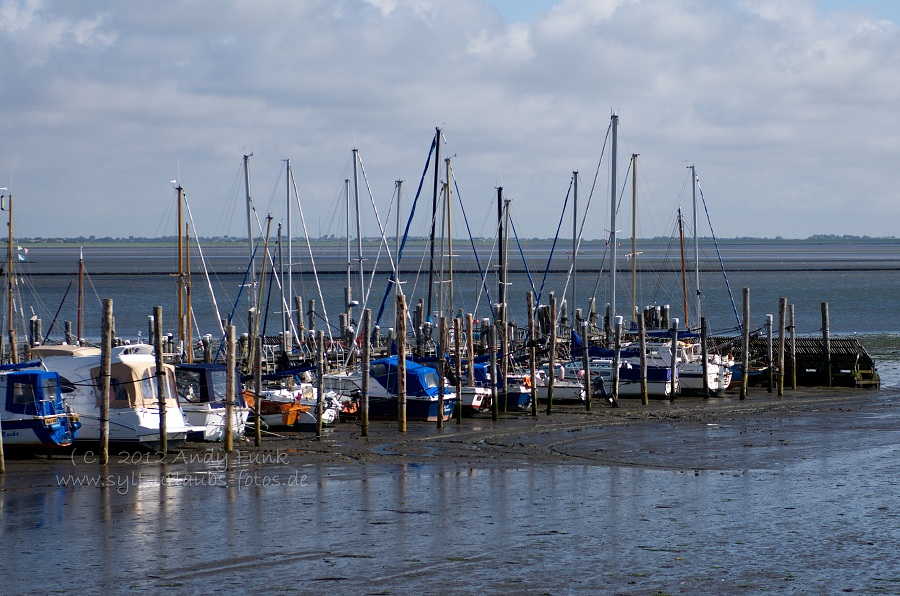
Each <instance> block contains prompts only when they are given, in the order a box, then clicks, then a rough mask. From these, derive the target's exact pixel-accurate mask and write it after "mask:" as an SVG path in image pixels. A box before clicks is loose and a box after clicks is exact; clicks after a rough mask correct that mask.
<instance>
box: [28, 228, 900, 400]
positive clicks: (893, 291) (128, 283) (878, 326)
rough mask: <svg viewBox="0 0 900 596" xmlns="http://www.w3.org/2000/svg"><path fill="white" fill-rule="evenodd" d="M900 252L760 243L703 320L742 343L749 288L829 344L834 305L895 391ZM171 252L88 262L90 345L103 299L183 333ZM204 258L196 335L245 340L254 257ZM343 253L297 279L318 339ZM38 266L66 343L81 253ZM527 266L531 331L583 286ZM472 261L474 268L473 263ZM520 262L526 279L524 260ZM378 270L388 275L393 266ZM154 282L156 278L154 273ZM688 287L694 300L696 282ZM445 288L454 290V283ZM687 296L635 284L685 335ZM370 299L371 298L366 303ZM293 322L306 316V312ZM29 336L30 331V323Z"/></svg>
mask: <svg viewBox="0 0 900 596" xmlns="http://www.w3.org/2000/svg"><path fill="white" fill-rule="evenodd" d="M895 244H896V245H895ZM895 244H885V243H869V244H866V243H862V244H861V245H855V244H853V245H848V246H843V245H841V249H840V251H836V249H835V247H834V245H828V244H825V245H820V244H815V243H810V244H804V245H803V246H802V247H801V248H797V247H796V246H794V245H790V244H784V245H778V244H776V243H773V244H772V245H771V246H767V247H760V246H759V245H758V244H752V245H743V244H738V245H737V246H732V247H730V248H728V249H727V251H726V252H725V254H724V256H723V259H726V257H727V260H725V263H726V267H727V266H728V265H729V263H734V264H735V269H736V270H734V271H730V272H728V274H727V284H726V277H725V276H724V275H723V274H722V273H721V271H719V270H717V269H716V268H717V267H718V264H717V262H715V261H714V262H713V264H712V265H714V266H712V265H709V264H707V265H706V267H708V268H709V269H710V270H706V271H703V272H702V273H701V287H702V291H703V316H704V317H706V318H707V320H708V324H709V329H710V330H711V332H713V333H719V334H736V333H737V331H736V329H737V325H738V318H737V316H736V315H735V311H737V313H741V310H742V300H743V297H742V296H743V294H742V293H743V288H750V302H751V319H752V323H753V328H754V329H761V328H762V327H763V326H764V324H765V316H766V314H773V315H776V316H777V313H778V301H779V299H780V298H781V297H782V296H784V297H786V298H787V299H788V302H789V304H793V305H794V309H795V318H796V329H797V333H798V334H799V335H807V336H820V335H821V329H822V309H821V304H822V303H823V302H827V303H828V308H829V315H830V325H831V332H832V334H833V335H844V336H849V335H859V336H862V340H863V345H864V346H866V348H867V349H868V350H869V351H870V353H871V354H872V355H873V356H874V357H876V362H877V364H879V370H880V372H881V374H882V378H883V379H884V382H885V384H886V385H891V386H900V373H898V372H897V369H898V367H900V353H898V352H900V241H898V242H897V243H895ZM171 252H172V251H171V249H163V248H127V249H114V250H109V249H106V250H100V249H96V248H94V249H92V251H91V252H89V253H86V254H85V261H86V268H87V271H88V276H87V281H86V283H85V318H84V322H83V327H84V330H83V334H84V336H85V337H86V338H89V339H99V336H100V313H101V299H103V298H111V299H112V300H113V311H114V316H115V320H116V330H117V332H118V334H119V335H120V336H122V337H125V338H130V339H132V340H134V339H137V338H138V337H139V336H140V337H143V338H146V337H147V336H148V330H149V323H148V316H149V315H150V314H152V312H153V307H154V306H162V307H163V323H164V328H165V329H169V330H172V329H174V325H173V323H174V320H175V313H176V302H175V300H176V289H175V280H174V279H173V278H172V277H171V276H170V275H168V274H167V273H165V272H167V271H172V270H173V269H174V267H173V266H172V263H171V260H172V259H171V254H170V253H171ZM70 253H71V254H70ZM204 254H205V256H206V258H207V262H208V263H210V266H211V267H212V268H213V269H214V270H216V271H218V272H219V273H216V274H211V275H210V277H209V281H207V279H206V278H205V277H204V276H203V275H202V274H200V273H197V274H195V275H194V276H193V278H192V303H193V307H194V313H195V318H196V324H195V332H194V336H195V337H198V336H199V334H206V333H210V334H212V335H213V336H214V337H215V336H217V335H218V323H217V322H218V321H219V320H220V319H227V318H228V317H230V316H233V317H234V318H233V320H234V324H235V325H236V326H237V329H238V332H239V333H240V332H243V331H244V330H245V329H246V312H247V310H248V308H249V306H250V304H249V301H248V292H246V291H243V290H241V288H242V282H243V281H244V274H245V269H246V266H245V265H242V264H241V263H245V262H246V257H245V256H244V249H242V248H241V247H236V246H230V247H228V248H227V250H225V249H221V248H218V249H215V250H208V251H207V252H206V253H204ZM340 254H341V253H340V250H339V249H338V248H336V247H331V248H329V250H328V251H326V255H327V256H328V258H326V259H321V261H322V263H324V264H325V265H322V263H320V264H319V265H320V267H322V268H325V266H326V265H327V267H328V268H329V269H330V270H331V271H339V272H338V273H328V274H323V275H320V276H319V283H318V284H317V283H316V279H315V277H314V276H312V275H311V274H310V273H309V271H310V268H309V265H308V263H307V264H305V265H303V266H300V265H298V269H300V270H301V271H300V272H296V273H295V274H294V278H293V290H294V294H295V295H299V296H301V297H302V301H303V305H304V307H303V308H304V310H306V309H307V308H308V306H307V305H308V300H309V299H313V300H315V302H316V310H317V313H318V315H319V317H318V320H317V327H318V328H320V329H322V328H324V324H325V322H324V319H323V316H324V314H325V313H327V315H328V319H329V320H330V321H331V322H332V324H336V322H337V313H339V312H340V311H341V310H343V308H344V287H345V286H346V273H345V267H346V265H341V263H340V258H339V257H340ZM28 258H29V260H28V261H26V262H25V263H24V264H22V267H23V272H25V273H29V272H30V273H31V274H30V275H24V276H23V277H22V278H21V281H20V285H19V286H18V296H19V304H20V305H24V312H25V314H26V315H27V316H30V315H31V314H32V313H33V314H35V315H37V316H38V317H40V318H41V320H42V322H43V330H44V333H45V334H47V332H48V329H49V327H50V325H51V323H52V322H53V320H54V318H56V323H53V328H52V330H50V338H51V339H56V340H59V339H60V338H62V333H63V321H65V320H69V321H73V324H74V321H76V320H77V308H76V306H77V299H76V293H77V292H76V288H77V279H76V276H75V272H76V271H77V258H78V253H77V250H76V249H75V248H68V249H59V248H57V249H55V250H50V249H41V248H34V249H32V250H31V251H30V253H29V257H28ZM193 258H194V261H193V262H194V263H195V264H196V261H197V260H198V259H197V257H196V256H194V257H193ZM382 258H383V257H382ZM528 258H529V267H531V268H533V271H532V273H531V276H530V277H529V275H527V274H526V273H522V272H519V273H511V274H510V275H509V283H510V285H509V301H510V317H511V320H513V321H515V320H518V321H524V320H525V308H526V302H525V294H526V292H528V291H530V290H532V288H533V289H534V290H535V292H536V293H540V295H541V297H542V301H543V302H544V303H545V304H546V303H548V302H549V293H550V291H554V293H555V295H556V296H557V299H558V300H561V299H562V297H563V295H565V297H566V298H567V300H568V301H569V302H571V298H572V286H573V283H572V282H571V281H570V280H567V275H566V274H565V273H564V272H559V271H557V272H555V273H549V274H548V275H547V276H546V278H545V276H544V274H543V269H544V268H545V266H546V262H547V257H546V252H540V251H535V254H534V255H531V254H529V257H528ZM376 260H377V259H376V256H375V255H373V256H372V258H371V263H373V264H374V263H375V262H376ZM751 260H752V263H751V264H752V265H753V267H751V268H750V269H747V268H746V267H745V265H746V263H747V262H749V261H751ZM486 261H487V259H486V258H483V263H482V266H483V267H486ZM584 261H586V264H590V263H591V260H590V259H584ZM595 261H596V259H595ZM404 262H405V263H406V265H404V267H407V268H409V269H411V271H413V272H410V273H407V274H404V276H403V282H404V291H405V292H406V293H407V295H408V296H412V298H411V299H410V303H411V304H412V305H414V304H415V303H416V302H417V301H418V299H419V297H424V295H425V288H427V286H428V274H427V265H428V257H427V255H418V256H417V257H416V258H415V259H413V258H412V257H410V258H409V259H407V260H406V261H404ZM464 262H465V263H467V264H468V265H470V266H473V265H474V261H473V260H472V259H471V258H469V259H468V261H464ZM516 262H517V264H518V266H519V268H520V269H521V263H522V261H521V258H518V260H517V261H516ZM597 262H599V261H597ZM654 262H655V263H657V264H660V266H662V265H661V264H662V263H663V262H664V260H663V259H657V260H656V261H654ZM379 263H381V264H382V265H383V262H381V261H379ZM367 266H368V263H367ZM623 266H627V265H623ZM553 267H554V268H556V269H558V270H561V269H565V267H567V261H566V260H565V254H564V252H563V255H562V257H561V258H557V259H555V260H554V264H553ZM785 267H790V268H791V270H784V268H785ZM760 269H766V270H760ZM148 271H150V272H156V274H149V273H147V272H148ZM416 271H417V273H416ZM107 273H115V275H108V274H107ZM123 274H127V275H123ZM267 280H268V281H266V280H264V281H263V295H264V296H265V297H267V298H268V299H267V300H264V301H263V302H262V304H263V312H264V313H266V314H267V316H266V317H265V319H264V322H265V330H266V333H269V334H274V333H277V332H279V331H280V330H281V328H282V322H281V318H282V315H281V312H282V310H283V309H282V308H281V306H280V291H279V290H278V287H277V286H271V285H270V284H271V282H272V280H273V276H272V275H268V276H267ZM351 283H352V284H353V285H354V296H353V298H354V299H355V300H358V301H359V302H360V303H361V305H363V306H366V307H368V308H371V309H372V312H373V319H375V318H376V317H377V315H378V312H379V310H380V309H381V304H382V300H383V298H384V295H385V288H386V285H387V274H385V273H379V274H377V275H375V276H374V278H372V277H371V276H370V275H369V276H367V277H366V283H365V287H364V289H365V292H364V291H363V290H361V289H360V288H359V285H358V284H359V281H358V278H357V276H355V275H354V277H353V279H352V282H351ZM687 284H688V288H689V290H688V291H689V293H691V292H692V290H690V288H691V287H692V285H693V280H692V277H690V276H689V278H688V281H687ZM210 286H211V287H212V290H213V292H212V293H211V292H210V289H209V287H210ZM444 286H445V288H449V284H444ZM574 286H575V288H576V298H575V300H576V304H577V306H578V307H579V308H582V309H583V310H584V311H585V312H586V311H587V309H588V300H589V298H590V297H591V296H595V297H596V303H597V308H598V310H600V312H601V313H602V312H603V309H605V305H606V303H607V301H608V298H607V295H608V292H609V276H608V274H600V273H597V272H581V273H579V274H578V275H577V276H576V279H575V282H574ZM453 288H454V292H453V300H452V303H453V307H454V309H460V308H461V309H463V311H464V312H472V313H474V314H475V317H476V318H482V317H490V310H489V305H490V304H491V302H492V301H496V300H497V299H498V289H497V288H498V284H497V276H496V271H495V272H494V273H489V274H488V275H487V281H486V282H485V283H483V282H482V280H481V277H480V276H479V275H478V274H473V273H460V274H456V275H455V276H454V284H453ZM681 288H682V283H681V276H680V274H676V273H662V274H660V273H646V274H642V275H640V276H639V278H638V282H637V284H636V290H637V291H636V293H637V297H638V299H637V301H636V302H637V305H638V306H642V305H649V304H669V305H671V307H672V311H673V316H677V317H679V319H681V326H682V328H683V326H684V315H683V307H682V304H683V302H684V300H683V295H682V291H681ZM729 288H730V293H729ZM67 290H68V294H67V293H66V292H67ZM366 293H368V298H366V297H365V296H366ZM616 293H617V311H618V312H620V313H621V312H623V311H624V312H626V313H627V312H628V311H629V310H630V309H631V302H632V299H631V277H630V274H629V273H628V272H622V273H620V275H619V276H618V281H617V292H616ZM212 295H215V297H216V301H217V304H218V314H217V311H216V309H215V308H214V306H213V301H212V298H211V296H212ZM64 297H65V299H64ZM440 304H441V302H440V299H439V297H438V295H437V294H435V295H434V297H433V306H432V308H433V310H437V309H438V306H439V305H440ZM443 304H444V307H445V311H446V312H447V313H448V314H449V306H450V298H449V295H445V297H444V302H443ZM323 306H324V307H323ZM292 308H293V302H292ZM560 308H561V305H560ZM689 309H690V312H689V321H694V322H693V323H692V324H696V323H695V321H696V313H695V312H693V309H694V306H693V304H691V305H690V306H689ZM361 311H362V309H361V307H358V308H357V309H355V317H354V318H356V319H359V318H360V317H361ZM57 312H58V313H59V314H58V315H57ZM292 314H293V315H294V316H296V312H293V313H292ZM568 314H569V317H570V318H571V317H572V316H573V315H574V312H573V309H572V307H571V305H569V306H568ZM392 320H393V300H392V299H391V298H390V297H389V298H388V300H387V301H386V307H385V309H384V311H383V315H382V318H381V321H380V326H381V328H382V329H387V328H388V327H392V326H393V322H392ZM776 324H777V323H776ZM20 325H22V327H23V328H27V327H26V324H25V323H20Z"/></svg>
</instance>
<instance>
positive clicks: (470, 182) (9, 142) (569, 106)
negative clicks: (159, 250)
mask: <svg viewBox="0 0 900 596" xmlns="http://www.w3.org/2000/svg"><path fill="white" fill-rule="evenodd" d="M898 23H900V3H895V2H893V1H891V0H881V1H876V0H869V1H856V2H853V1H849V0H843V1H841V0H819V1H815V0H792V1H790V2H785V1H780V0H779V1H774V0H753V1H749V0H747V1H744V0H721V1H719V2H714V1H710V0H558V1H551V0H534V1H528V0H522V1H515V0H502V1H501V0H494V1H489V0H305V1H304V2H295V1H293V0H284V1H281V0H267V1H266V2H261V3H260V2H237V1H233V2H232V1H225V0H196V1H192V2H183V1H167V0H162V1H157V2H139V1H136V0H123V1H119V2H107V1H99V0H97V1H92V0H83V1H80V2H69V1H66V0H0V51H2V60H0V187H5V188H6V189H7V190H5V191H2V192H3V193H4V194H8V193H9V192H12V193H13V197H14V201H15V202H14V209H15V211H14V233H15V236H16V237H35V236H43V237H55V236H67V237H77V236H85V237H87V236H91V235H94V236H97V237H105V236H112V237H129V236H142V237H155V236H161V235H172V234H174V231H175V228H176V224H175V223H174V221H175V220H174V219H173V218H174V216H173V206H174V202H175V200H174V196H175V194H174V193H175V191H174V190H173V187H174V185H173V183H172V181H173V180H175V181H177V182H176V183H177V184H180V185H181V186H182V187H183V188H184V189H185V193H186V196H187V200H188V204H189V208H190V211H191V214H192V216H193V226H192V227H193V231H192V233H196V234H199V235H201V236H214V235H223V234H228V235H235V236H240V235H244V234H246V226H247V221H246V219H247V218H246V212H245V209H246V208H245V203H244V189H243V177H242V173H241V165H242V156H243V155H245V154H252V157H250V178H251V194H252V196H253V204H254V207H255V209H256V212H257V216H258V217H259V218H260V219H263V218H264V217H265V215H266V214H267V213H271V214H272V216H273V226H274V225H277V224H278V223H279V222H285V225H286V217H285V211H286V209H287V207H286V205H287V201H286V200H285V195H286V188H287V187H286V184H285V176H284V164H285V162H284V160H286V159H290V160H291V165H292V169H293V173H294V178H295V180H296V186H297V190H298V192H299V205H297V203H296V202H294V207H293V213H294V215H293V223H292V229H293V230H294V231H293V234H294V235H295V236H297V235H300V234H302V230H301V229H300V218H299V217H297V212H298V211H299V210H300V209H302V213H303V221H305V223H306V227H307V230H308V233H309V234H310V235H312V236H318V235H321V234H335V235H338V236H340V235H343V234H344V231H343V230H344V229H345V226H346V221H345V217H346V216H345V215H344V208H345V204H346V187H345V183H344V181H345V179H350V180H351V181H352V179H353V169H352V157H351V155H352V153H351V151H352V150H353V149H354V148H355V149H357V150H358V155H359V158H360V162H361V164H362V165H361V169H360V170H359V174H358V176H359V180H360V182H359V185H360V195H361V199H360V202H361V204H362V207H361V208H360V213H361V215H360V219H361V222H362V223H361V227H362V229H363V230H364V234H365V235H375V234H377V233H378V230H379V224H378V220H379V219H380V220H381V227H384V228H385V229H386V231H387V232H388V233H390V234H393V226H394V225H395V223H394V220H393V218H394V217H395V215H394V213H395V211H393V210H394V209H396V207H393V206H392V200H393V196H394V191H395V181H396V180H403V181H404V182H403V193H402V197H403V198H402V207H401V214H402V215H403V217H404V218H405V217H406V215H407V214H408V212H409V208H410V205H411V204H412V202H413V199H414V197H415V194H416V187H417V186H418V184H419V180H420V177H421V176H422V171H423V169H424V167H425V164H426V159H427V157H428V151H429V147H430V144H431V140H432V138H433V136H434V132H435V128H436V127H439V128H440V129H441V131H442V146H441V158H442V160H443V158H445V157H448V156H449V157H450V158H451V165H452V166H451V167H452V171H453V178H454V185H453V187H452V188H453V191H454V201H456V200H457V198H456V192H457V188H458V192H459V195H458V199H459V200H461V202H462V204H463V205H464V206H465V209H466V217H467V218H468V220H469V224H470V227H471V229H472V232H473V233H474V234H476V235H480V236H487V237H490V236H492V235H493V228H492V226H493V218H495V217H496V215H495V214H496V207H495V206H494V205H495V204H494V201H495V200H496V195H497V191H496V188H497V187H498V186H502V187H503V193H504V197H505V198H507V199H509V200H510V216H511V218H512V220H513V225H514V227H515V229H516V232H517V234H518V235H519V236H520V237H523V238H529V237H553V235H554V234H555V233H556V230H557V226H558V225H559V222H560V218H561V216H562V213H563V205H564V203H565V201H566V197H567V193H568V191H569V188H570V182H571V179H572V172H573V171H575V170H577V171H578V173H579V174H578V188H579V197H578V209H579V212H580V215H579V219H580V218H581V217H583V218H584V222H585V223H584V229H585V237H586V238H589V239H593V238H603V237H606V235H607V234H608V230H609V229H610V227H611V224H610V211H611V209H610V206H609V205H610V196H611V195H615V196H616V197H621V206H620V207H619V210H618V212H617V213H618V216H617V217H618V218H619V219H618V221H617V224H616V228H617V230H619V233H621V234H623V235H625V236H630V231H631V230H630V226H631V179H630V176H631V174H630V171H629V159H630V156H631V154H633V153H636V154H639V157H638V158H637V160H638V166H637V172H638V174H637V195H638V198H637V202H638V203H637V204H638V207H637V213H638V217H637V220H638V230H637V234H638V236H640V237H651V236H667V235H669V234H671V233H672V230H673V226H674V222H675V219H676V218H675V214H676V213H677V210H678V209H679V208H680V209H682V210H683V211H684V213H685V214H686V218H687V220H688V224H689V226H690V225H692V221H691V215H690V210H691V208H692V203H691V191H690V179H689V174H688V169H687V167H686V166H688V165H690V164H694V165H695V166H696V171H697V175H698V178H699V182H700V191H701V194H700V195H699V196H700V197H701V199H702V201H701V203H700V205H701V208H702V206H703V203H704V202H705V204H706V209H707V212H708V220H707V216H706V214H704V213H701V214H700V215H699V216H698V226H697V227H698V233H699V234H701V235H708V234H709V230H710V227H709V224H708V223H707V221H708V222H711V224H712V230H713V231H714V233H715V234H716V235H717V236H718V237H722V238H728V237H738V236H757V237H776V236H781V237H784V238H805V237H808V236H811V235H818V234H835V235H844V234H849V235H860V236H862V235H867V236H895V235H898V231H900V230H898V227H900V224H898V222H900V167H898V166H900V164H898V157H900V110H898V106H900V97H898V96H900V30H898ZM613 113H615V114H617V115H618V121H619V127H618V146H617V148H618V151H617V155H618V158H617V168H616V174H617V181H616V191H615V192H614V193H613V192H611V190H610V184H611V180H610V179H611V176H610V168H611V156H610V152H611V151H610V148H609V141H608V136H607V135H608V129H609V124H610V116H611V114H613ZM441 177H442V179H443V177H444V173H443V168H442V171H441ZM592 189H593V190H592ZM431 192H432V180H431V174H429V175H428V177H427V179H426V181H425V183H424V185H423V190H422V196H423V198H422V199H421V202H420V205H421V207H420V208H419V210H418V211H417V215H416V217H417V218H420V215H419V213H420V212H421V221H420V220H419V219H417V220H416V221H417V222H418V223H416V224H415V225H414V226H413V227H412V231H413V232H414V233H420V232H421V231H423V230H425V229H426V228H427V222H430V200H431V196H430V195H431ZM351 194H353V195H354V197H355V193H351ZM617 201H619V199H617ZM373 204H374V208H373V206H372V205H373ZM568 205H569V207H568V209H571V199H570V202H569V204H568ZM4 206H5V205H4ZM376 209H377V212H378V217H377V218H376V216H375V210H376ZM585 209H586V212H585ZM6 215H7V214H5V213H4V214H2V217H4V218H5V217H6ZM563 217H565V223H564V224H563V228H562V229H563V235H571V225H572V224H571V223H569V222H570V221H571V220H570V218H571V215H568V214H567V215H565V216H563ZM454 218H455V219H456V220H457V223H454V226H455V228H454V229H455V233H456V234H457V235H460V234H462V232H461V229H462V224H460V223H459V221H461V220H460V219H459V214H457V215H454ZM426 220H427V222H426ZM423 222H425V223H423ZM354 225H355V222H354Z"/></svg>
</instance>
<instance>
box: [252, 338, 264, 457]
mask: <svg viewBox="0 0 900 596" xmlns="http://www.w3.org/2000/svg"><path fill="white" fill-rule="evenodd" d="M262 345H263V343H262V337H260V336H258V335H257V336H256V337H254V338H253V349H252V350H251V356H252V358H253V392H254V393H255V394H256V399H255V400H254V401H255V402H256V432H255V433H254V434H255V436H254V444H255V445H256V446H257V447H259V446H260V445H262Z"/></svg>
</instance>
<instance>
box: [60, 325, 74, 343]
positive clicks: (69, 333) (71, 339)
mask: <svg viewBox="0 0 900 596" xmlns="http://www.w3.org/2000/svg"><path fill="white" fill-rule="evenodd" d="M63 329H64V333H65V335H66V343H67V344H69V345H70V346H71V345H74V344H75V337H74V336H73V335H72V321H63Z"/></svg>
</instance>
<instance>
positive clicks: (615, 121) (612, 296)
mask: <svg viewBox="0 0 900 596" xmlns="http://www.w3.org/2000/svg"><path fill="white" fill-rule="evenodd" d="M611 119H612V159H611V161H610V168H611V173H610V190H609V192H610V198H609V203H610V216H609V222H610V223H609V227H610V231H609V236H610V239H609V243H610V249H611V250H610V263H611V265H610V267H609V279H610V282H609V286H610V289H609V325H610V330H611V329H612V325H614V324H615V320H616V152H617V151H618V139H617V136H618V128H619V116H618V114H613V115H612V117H611ZM610 336H611V335H610Z"/></svg>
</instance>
